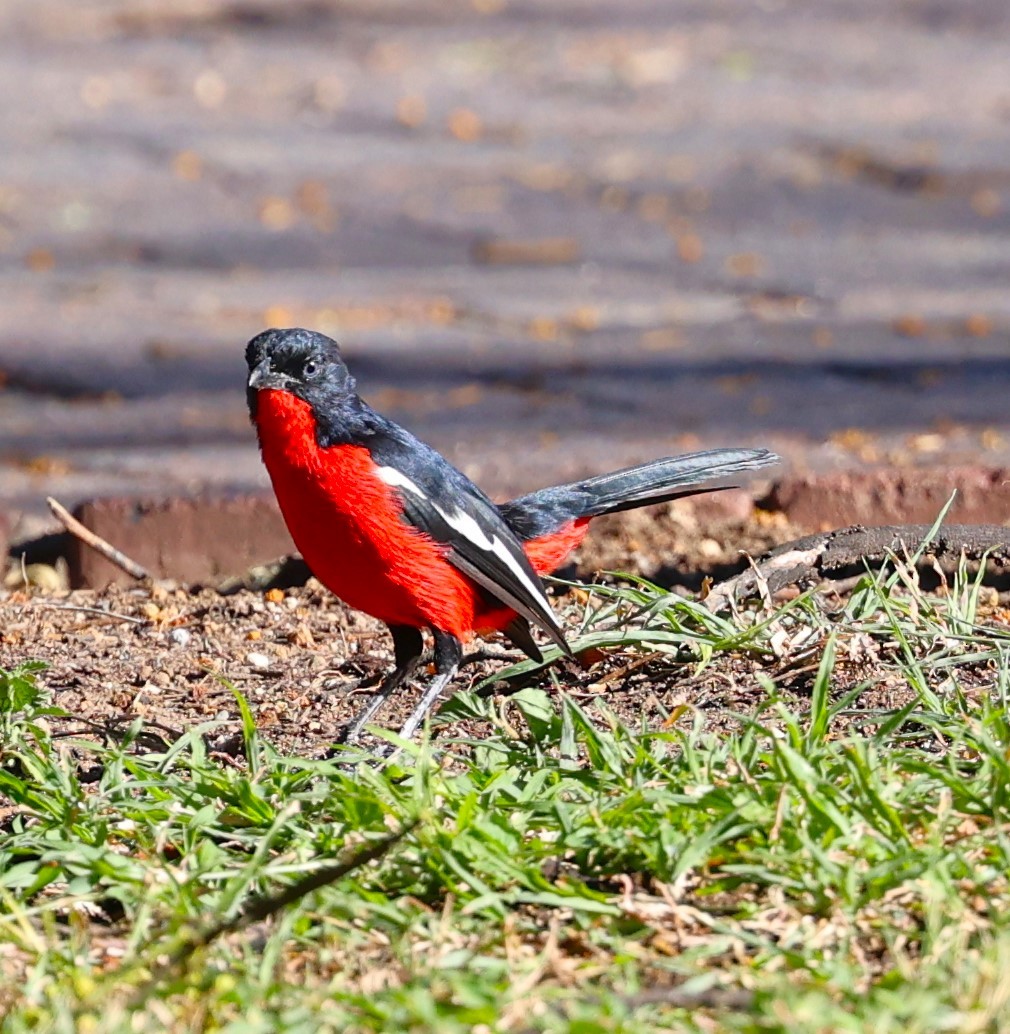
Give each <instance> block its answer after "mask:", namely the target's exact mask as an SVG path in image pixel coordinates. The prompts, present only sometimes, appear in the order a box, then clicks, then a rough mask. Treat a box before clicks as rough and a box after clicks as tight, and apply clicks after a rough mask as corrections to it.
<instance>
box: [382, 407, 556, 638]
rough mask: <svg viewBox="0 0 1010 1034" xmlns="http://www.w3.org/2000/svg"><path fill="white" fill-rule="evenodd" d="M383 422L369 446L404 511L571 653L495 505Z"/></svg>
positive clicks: (453, 559)
mask: <svg viewBox="0 0 1010 1034" xmlns="http://www.w3.org/2000/svg"><path fill="white" fill-rule="evenodd" d="M383 423H384V424H385V426H383V427H382V429H381V430H380V431H378V433H375V434H374V435H373V436H372V437H370V439H369V440H368V443H367V445H368V450H369V452H370V453H371V456H372V460H373V461H374V462H375V464H376V466H377V476H378V477H381V478H382V479H383V480H384V481H385V482H386V483H387V484H389V485H391V486H392V487H394V488H395V489H396V490H397V491H398V493H399V496H400V499H401V500H402V502H403V512H404V517H405V518H406V519H407V520H408V521H409V522H410V523H411V524H413V525H414V526H415V527H417V528H419V529H420V530H421V531H423V532H425V533H426V534H428V535H430V536H431V537H432V538H433V539H434V540H435V541H436V542H440V543H443V544H444V545H446V546H448V547H449V553H448V555H447V559H448V561H449V563H451V564H452V565H453V566H454V567H456V568H457V569H458V570H460V571H462V572H463V573H464V574H465V575H467V576H468V577H470V578H472V579H473V580H474V581H475V582H476V583H477V584H478V585H479V586H481V588H483V589H484V590H486V591H487V593H488V594H489V595H490V596H492V597H493V598H494V599H496V600H499V601H500V602H501V603H502V604H503V605H504V606H506V607H509V608H511V609H512V610H514V611H515V612H516V613H517V614H520V615H522V617H524V618H526V619H528V620H529V621H531V622H533V624H535V625H537V626H538V627H540V628H542V629H543V630H544V632H546V633H547V635H548V636H550V638H551V639H552V640H553V641H554V642H555V643H557V645H558V646H559V647H560V648H561V649H562V650H563V651H564V652H565V653H566V654H568V655H569V656H571V649H570V648H569V646H568V643H567V642H566V641H565V637H564V633H563V632H562V630H561V627H560V626H559V625H558V621H557V618H556V617H555V615H554V611H553V610H552V609H551V605H550V603H549V602H548V600H547V596H546V594H545V592H544V587H543V583H542V582H541V581H540V578H539V576H538V575H537V573H536V572H535V571H534V570H533V568H532V566H531V565H530V562H529V560H528V559H527V557H526V554H525V553H524V552H523V548H522V546H521V545H520V543H519V540H518V539H517V538H516V537H515V535H514V533H513V532H512V531H511V530H510V529H509V527H508V525H507V524H506V523H505V522H504V521H503V520H502V518H501V516H500V515H499V514H498V510H497V507H495V505H494V503H492V502H491V500H490V499H488V498H487V496H485V495H484V493H483V492H481V490H480V489H479V488H477V486H476V485H474V484H473V482H472V481H470V479H469V478H467V477H466V475H464V474H463V473H462V472H461V471H459V470H457V469H456V468H455V467H453V466H452V465H451V464H449V463H448V462H447V461H446V460H445V459H444V458H443V457H442V456H440V455H439V454H438V453H437V452H435V450H434V449H432V448H430V447H429V446H427V445H425V444H424V443H423V442H420V441H418V440H417V439H416V438H414V437H413V435H410V434H409V433H408V432H407V431H405V430H404V429H403V428H401V427H397V426H396V425H395V424H391V423H387V422H386V421H383Z"/></svg>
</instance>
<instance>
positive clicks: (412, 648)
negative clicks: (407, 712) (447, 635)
mask: <svg viewBox="0 0 1010 1034" xmlns="http://www.w3.org/2000/svg"><path fill="white" fill-rule="evenodd" d="M389 631H390V632H391V633H392V635H393V653H394V656H395V657H396V667H395V668H394V669H393V670H392V671H391V672H390V673H389V674H388V675H387V676H386V678H385V679H384V680H383V682H382V684H381V685H380V686H379V688H378V689H377V690H376V691H375V695H374V696H373V697H372V699H371V700H369V701H368V703H367V704H365V706H364V707H363V708H362V709H361V710H360V711H359V712H358V713H357V715H355V717H354V719H353V720H352V721H351V722H350V724H349V725H348V726H347V728H346V729H345V730H344V735H343V737H342V741H343V742H344V743H357V741H358V739H359V738H360V736H361V730H362V729H364V727H365V726H366V725H367V724H368V723H369V722H370V721H371V720H372V718H373V717H375V712H376V711H378V710H379V708H380V707H382V705H383V704H384V703H385V702H386V701H387V700H388V699H389V697H390V696H392V694H393V692H394V691H395V690H396V688H397V687H398V686H401V685H402V684H403V683H404V682H405V681H406V680H407V679H408V678H410V676H411V674H413V671H414V669H415V668H416V667H417V664H418V662H419V661H420V660H421V655H422V654H423V653H424V640H423V639H422V638H421V632H420V630H419V629H416V628H411V627H410V626H409V625H390V626H389Z"/></svg>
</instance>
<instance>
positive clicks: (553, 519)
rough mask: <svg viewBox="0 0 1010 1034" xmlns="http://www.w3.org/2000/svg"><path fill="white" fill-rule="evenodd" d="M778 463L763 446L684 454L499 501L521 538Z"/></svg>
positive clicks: (709, 487) (713, 488) (690, 491)
mask: <svg viewBox="0 0 1010 1034" xmlns="http://www.w3.org/2000/svg"><path fill="white" fill-rule="evenodd" d="M778 462H779V458H778V456H776V455H775V453H773V452H769V451H768V450H767V449H711V450H709V451H708V452H692V453H689V454H687V455H686V456H669V457H667V458H665V459H661V460H652V461H651V462H649V463H641V464H639V465H638V466H637V467H627V468H625V469H624V470H615V471H613V472H611V473H610V474H600V475H598V476H597V477H591V478H586V480H585V481H573V482H571V483H570V484H567V485H556V486H555V487H553V488H542V489H541V490H540V491H539V492H531V493H530V494H529V495H524V496H520V498H518V499H513V500H511V501H510V502H507V503H502V504H501V505H500V506H499V507H498V509H499V511H500V512H501V515H502V517H504V519H505V522H506V523H507V524H508V525H509V527H510V528H511V529H512V530H513V531H514V532H515V533H516V535H517V536H518V537H519V538H520V539H522V540H526V539H533V538H537V537H538V536H540V535H546V534H549V533H550V532H552V531H556V530H557V529H558V528H560V527H561V526H562V525H564V524H565V523H567V522H568V521H571V520H574V519H576V518H578V517H598V516H600V515H601V514H605V513H619V512H620V511H622V510H632V509H634V508H635V507H638V506H648V505H650V504H652V503H664V502H667V501H668V500H670V499H679V498H681V497H682V496H686V495H696V494H698V493H701V492H715V491H718V490H719V489H720V488H731V487H733V486H732V484H716V485H713V484H711V482H713V481H720V482H722V481H724V480H725V479H726V478H732V477H733V476H734V475H736V474H743V473H746V472H747V471H751V470H760V469H761V468H762V467H770V466H773V465H774V464H776V463H778Z"/></svg>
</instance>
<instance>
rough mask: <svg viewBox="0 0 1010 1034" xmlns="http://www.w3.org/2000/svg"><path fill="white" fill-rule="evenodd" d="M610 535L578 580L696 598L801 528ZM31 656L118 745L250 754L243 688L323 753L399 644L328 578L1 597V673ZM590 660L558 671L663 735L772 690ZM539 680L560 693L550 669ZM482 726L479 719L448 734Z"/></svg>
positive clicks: (747, 680) (281, 738)
mask: <svg viewBox="0 0 1010 1034" xmlns="http://www.w3.org/2000/svg"><path fill="white" fill-rule="evenodd" d="M594 532H595V534H594V535H592V536H591V537H590V540H589V542H588V543H587V545H586V546H585V547H584V549H583V550H582V552H581V555H580V556H579V558H578V563H577V565H575V566H573V567H572V568H571V569H569V570H568V571H567V572H565V573H566V574H568V575H575V576H577V577H579V578H582V579H589V578H591V577H592V572H598V571H601V570H608V569H609V570H623V571H628V572H631V573H639V574H645V575H647V576H650V577H655V578H658V579H660V580H661V581H663V582H664V583H665V584H667V585H670V586H675V587H679V588H678V591H688V590H687V588H685V586H687V587H691V588H694V587H696V586H697V585H699V584H700V582H701V579H702V578H704V577H713V576H715V577H722V576H724V575H725V574H726V573H728V572H732V571H735V570H739V569H740V567H741V565H742V564H743V563H744V562H745V560H744V558H743V554H744V553H748V554H751V555H757V554H759V553H760V552H762V551H763V550H765V549H767V548H768V547H769V546H771V545H773V544H776V543H778V542H781V541H785V540H788V539H790V538H793V537H795V535H796V533H797V530H796V529H795V528H793V527H791V526H790V525H789V524H788V523H787V522H785V521H784V520H783V519H781V517H777V516H772V515H758V517H757V518H756V519H751V520H749V521H741V520H733V521H730V520H726V521H723V522H721V523H719V524H717V525H714V526H709V527H705V528H704V529H703V528H702V527H701V526H700V524H699V521H698V519H697V517H696V516H695V514H694V511H693V510H692V509H691V508H690V507H689V506H685V505H684V504H683V503H680V504H677V505H675V506H668V507H662V508H654V509H653V510H651V511H638V512H635V513H632V514H626V515H622V516H621V517H620V518H614V519H608V520H601V521H600V522H598V525H597V526H594ZM555 591H556V592H558V593H560V595H559V596H558V597H557V600H556V603H557V608H558V610H559V612H560V614H561V615H562V619H563V622H564V623H566V625H567V627H572V626H573V624H574V622H575V620H576V618H577V615H578V614H579V613H580V607H581V601H580V600H579V599H577V598H575V597H573V596H572V595H570V594H566V590H565V589H564V587H558V589H557V590H555ZM29 659H37V660H42V661H45V662H47V663H48V664H49V669H48V670H47V671H46V672H45V673H44V674H43V675H42V678H43V679H44V681H45V684H46V685H47V686H48V687H49V688H50V689H51V691H52V692H53V696H54V703H55V704H57V705H58V706H60V707H62V708H63V709H64V710H65V711H67V712H68V713H69V714H70V715H71V716H73V721H72V722H71V723H69V726H68V727H72V728H75V729H82V728H83V729H91V730H93V731H95V732H102V731H103V730H104V731H105V733H107V734H109V735H114V734H115V733H116V731H117V730H120V731H121V730H124V729H125V728H127V727H128V726H129V725H130V724H131V723H132V722H134V721H135V720H136V719H140V720H141V721H142V723H143V726H144V729H145V730H146V734H149V735H150V736H151V737H154V739H152V740H151V741H150V742H151V744H152V745H155V744H156V743H157V742H158V740H159V739H161V740H167V741H171V740H173V739H175V738H176V737H177V736H178V735H179V734H180V733H182V732H183V731H184V730H185V729H187V728H189V727H192V726H193V725H195V724H200V723H212V724H213V728H212V730H211V731H210V732H209V738H210V742H211V744H212V746H214V748H215V749H218V750H221V751H224V752H226V753H234V752H237V751H238V750H239V749H240V737H239V735H238V734H239V730H240V723H239V713H238V707H237V704H236V700H235V697H234V695H233V693H232V691H231V689H230V688H229V686H234V687H235V688H236V689H237V690H239V691H241V693H242V694H243V695H244V696H245V697H246V699H247V700H248V701H249V704H250V706H251V708H252V710H253V713H254V715H255V719H256V723H257V725H258V727H259V729H260V730H261V732H262V733H263V735H264V736H265V737H267V738H268V739H269V740H270V741H272V742H273V743H274V744H275V745H276V746H277V747H278V748H279V749H280V750H282V751H284V752H288V753H293V754H298V755H303V756H314V755H319V754H322V753H325V752H326V751H327V750H328V749H329V747H330V746H331V745H332V744H333V743H334V742H335V741H336V740H337V739H338V738H339V736H340V733H341V730H342V728H343V726H344V725H345V723H346V722H347V721H348V720H349V719H350V718H351V717H352V716H353V715H354V714H355V713H356V712H357V711H358V709H359V708H360V707H361V706H362V705H363V703H364V702H365V695H366V694H367V692H368V689H369V688H370V687H371V686H373V685H374V684H375V682H376V681H377V680H378V678H379V677H380V676H381V674H382V673H383V672H385V671H386V670H388V669H389V667H390V666H391V664H392V644H391V641H390V638H389V635H388V633H387V632H386V630H385V628H384V627H383V626H382V625H381V624H380V623H379V622H376V621H374V620H372V619H371V618H368V617H366V616H365V615H362V614H360V613H356V612H354V611H351V610H349V609H347V608H346V607H344V606H343V605H342V604H341V603H340V602H339V601H338V600H337V599H335V598H334V597H333V596H332V595H331V594H330V593H329V592H328V591H327V590H326V589H324V588H323V587H322V586H321V585H320V584H319V583H317V582H316V581H315V580H310V581H309V582H308V583H307V584H305V585H303V586H296V587H294V588H287V589H280V588H271V589H266V590H261V591H252V590H249V589H242V590H240V591H238V592H235V593H233V594H230V595H224V594H222V593H220V592H219V591H217V590H216V589H211V588H200V587H187V586H179V585H173V584H171V583H155V584H154V585H145V586H137V587H134V588H120V587H109V588H107V589H105V590H102V591H90V590H77V591H74V592H69V593H68V592H60V593H46V592H44V591H42V590H39V589H37V588H31V589H20V590H15V591H12V592H9V593H7V594H6V596H5V597H3V598H2V599H0V665H2V666H3V667H5V668H9V667H11V666H13V665H15V664H17V663H19V662H21V661H24V660H29ZM580 660H581V666H577V665H575V664H567V665H566V666H561V667H557V668H556V671H555V674H556V675H557V679H558V684H559V685H561V686H562V687H563V688H564V689H565V690H566V691H568V692H569V693H571V694H573V695H575V696H576V697H577V698H580V699H584V700H585V699H591V698H592V697H594V696H596V695H597V694H599V693H604V694H606V698H607V703H608V705H609V706H610V707H611V708H612V709H613V710H614V711H615V712H616V713H617V714H618V715H620V716H621V717H622V718H623V719H625V720H628V721H631V722H632V723H634V724H635V725H637V724H639V723H640V722H641V721H642V720H643V719H644V720H645V721H647V722H649V723H651V724H657V725H658V724H659V723H661V722H662V721H663V720H664V719H665V718H666V717H667V716H668V715H669V713H670V712H671V711H672V710H674V709H675V708H677V707H678V706H679V705H680V704H683V703H690V704H692V705H693V706H695V707H697V708H699V709H701V710H703V711H704V712H707V713H709V714H710V715H711V716H712V720H713V721H714V722H716V723H717V724H718V723H719V722H720V721H721V719H720V718H719V715H720V714H722V713H723V712H726V711H739V710H741V709H742V710H749V709H750V708H751V707H752V706H753V705H754V704H755V703H756V702H757V700H758V699H759V698H760V697H762V696H763V693H762V691H761V690H760V688H759V686H758V683H757V682H756V680H755V678H754V672H755V670H756V669H757V667H758V663H757V661H756V660H753V659H747V658H744V657H740V658H727V659H726V661H725V663H720V664H719V665H716V666H714V667H712V668H711V669H710V670H709V671H707V672H706V673H705V674H704V675H702V676H700V677H695V676H694V674H693V671H694V665H693V664H692V663H690V662H688V661H686V660H685V661H683V662H679V661H675V660H672V659H671V658H670V657H669V656H667V655H653V656H646V655H636V654H629V653H627V652H625V651H615V652H613V653H610V654H602V655H601V654H599V653H594V655H593V656H592V657H585V656H584V657H582V658H581V659H580ZM496 668H501V662H500V661H495V662H481V663H479V664H475V665H473V666H470V667H467V668H466V669H465V670H464V672H463V673H462V674H461V675H460V677H459V679H458V681H457V683H456V687H457V688H462V687H466V686H471V685H474V684H475V683H476V682H478V681H480V680H481V679H483V678H485V677H486V676H488V675H489V674H491V673H492V672H493V671H494V670H495V669H496ZM773 674H774V673H773ZM419 681H423V679H422V680H416V681H415V684H414V685H413V686H411V687H407V688H405V689H404V690H402V691H401V692H400V693H398V694H397V695H396V696H394V698H393V700H391V701H390V702H389V703H388V704H387V705H386V707H385V708H384V710H382V711H381V712H380V713H379V717H378V719H377V721H378V722H380V723H381V724H383V725H386V726H389V727H397V726H398V724H399V723H400V722H401V721H402V720H403V719H404V718H406V716H407V714H408V713H409V710H410V708H411V707H412V706H413V703H414V702H415V700H416V697H417V693H418V682H419ZM538 681H539V683H540V684H543V685H549V684H550V680H549V679H547V678H544V677H543V676H542V675H541V676H540V677H539V679H538ZM495 688H496V689H502V690H507V688H508V687H506V686H505V685H504V684H499V685H496V687H495ZM513 688H515V687H513ZM481 732H482V730H481V729H479V728H477V723H473V722H469V723H468V722H460V723H455V724H454V725H452V726H450V727H448V728H447V729H446V730H445V734H449V735H454V734H458V735H475V734H476V735H480V734H481ZM483 732H485V733H486V730H483Z"/></svg>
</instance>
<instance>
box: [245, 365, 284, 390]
mask: <svg viewBox="0 0 1010 1034" xmlns="http://www.w3.org/2000/svg"><path fill="white" fill-rule="evenodd" d="M248 384H249V390H250V391H258V390H260V389H261V388H280V389H284V388H287V386H288V378H287V377H286V376H285V375H284V374H283V373H278V372H277V371H275V370H274V369H273V367H271V365H270V360H269V359H264V360H263V361H262V362H261V363H260V364H259V365H258V366H255V367H253V369H252V370H251V371H250V373H249V382H248Z"/></svg>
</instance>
